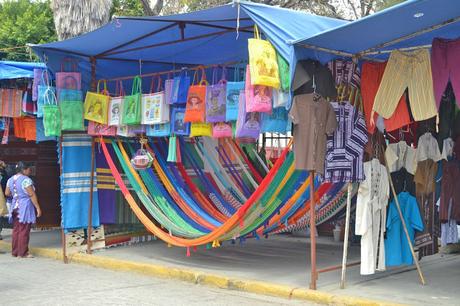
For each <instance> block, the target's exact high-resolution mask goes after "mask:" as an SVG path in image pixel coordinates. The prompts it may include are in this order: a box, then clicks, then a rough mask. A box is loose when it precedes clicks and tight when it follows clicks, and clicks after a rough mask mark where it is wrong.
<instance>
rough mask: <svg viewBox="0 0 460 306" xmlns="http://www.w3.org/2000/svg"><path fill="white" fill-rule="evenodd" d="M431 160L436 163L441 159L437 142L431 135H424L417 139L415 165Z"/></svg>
mask: <svg viewBox="0 0 460 306" xmlns="http://www.w3.org/2000/svg"><path fill="white" fill-rule="evenodd" d="M427 159H432V160H433V161H435V162H438V161H440V160H441V159H442V156H441V152H440V151H439V146H438V141H437V140H436V138H434V137H433V135H431V133H428V132H427V133H425V134H423V135H422V136H420V138H419V139H418V145H417V156H416V160H417V163H418V162H421V161H424V160H427Z"/></svg>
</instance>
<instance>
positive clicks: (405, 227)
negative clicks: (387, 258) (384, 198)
mask: <svg viewBox="0 0 460 306" xmlns="http://www.w3.org/2000/svg"><path fill="white" fill-rule="evenodd" d="M381 150H382V153H383V156H384V157H385V167H386V169H387V172H388V178H389V180H390V187H391V192H392V193H393V197H394V200H395V204H396V209H397V210H398V214H399V218H400V219H401V223H402V226H403V229H404V234H405V235H406V239H407V242H408V243H409V248H410V252H411V254H412V258H413V259H414V262H415V266H416V267H417V272H418V275H419V277H420V282H421V283H422V285H425V284H426V282H425V278H424V277H423V273H422V269H421V268H420V264H419V262H418V258H417V256H416V255H415V251H414V246H413V245H412V242H411V239H410V236H409V232H408V231H407V225H406V221H405V220H404V216H403V214H402V211H401V206H400V205H399V200H398V195H397V194H396V190H395V186H394V185H393V179H392V178H391V175H390V173H391V172H390V168H389V167H388V161H387V157H386V155H385V152H384V151H383V148H382V149H381Z"/></svg>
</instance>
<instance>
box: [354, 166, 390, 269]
mask: <svg viewBox="0 0 460 306" xmlns="http://www.w3.org/2000/svg"><path fill="white" fill-rule="evenodd" d="M364 174H365V176H366V179H365V180H364V181H363V182H362V183H361V184H360V185H359V189H358V196H357V199H356V226H355V234H356V235H361V268H360V272H361V274H362V275H368V274H374V273H375V270H376V269H377V270H378V271H384V270H385V247H384V232H385V228H386V210H387V204H388V197H389V195H390V185H389V180H388V173H387V170H386V168H385V166H383V165H382V164H380V162H379V160H378V159H376V158H374V159H372V160H371V161H368V162H365V163H364ZM377 258H378V263H377Z"/></svg>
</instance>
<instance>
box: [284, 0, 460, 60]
mask: <svg viewBox="0 0 460 306" xmlns="http://www.w3.org/2000/svg"><path fill="white" fill-rule="evenodd" d="M459 21H460V1H459V0H409V1H405V2H403V3H401V4H399V5H396V6H393V7H391V8H389V9H386V10H383V11H381V12H378V13H376V14H373V15H370V16H367V17H365V18H362V19H359V20H357V21H354V22H351V23H348V24H344V25H342V26H341V27H337V28H334V29H330V30H328V31H325V32H323V33H319V34H317V35H313V36H311V35H306V37H305V38H303V39H300V40H296V41H293V42H292V43H294V44H295V45H296V55H297V57H299V58H317V59H319V60H320V61H322V62H326V61H329V60H331V59H333V58H336V57H340V56H341V55H334V54H332V53H329V52H324V51H318V50H315V48H316V49H318V48H323V49H327V50H333V51H340V52H343V55H342V56H346V55H347V54H348V55H355V54H358V53H362V54H363V55H365V56H367V57H374V58H385V57H388V55H389V54H388V53H383V54H382V53H378V51H384V50H393V49H401V48H411V47H416V46H424V45H430V44H431V42H432V40H433V38H435V37H443V38H459V37H460V22H459Z"/></svg>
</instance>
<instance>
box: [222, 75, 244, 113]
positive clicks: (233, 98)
mask: <svg viewBox="0 0 460 306" xmlns="http://www.w3.org/2000/svg"><path fill="white" fill-rule="evenodd" d="M243 89H244V81H240V68H239V67H235V68H234V75H233V82H227V92H226V107H225V121H236V120H237V119H238V101H239V100H240V92H241V90H243Z"/></svg>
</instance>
